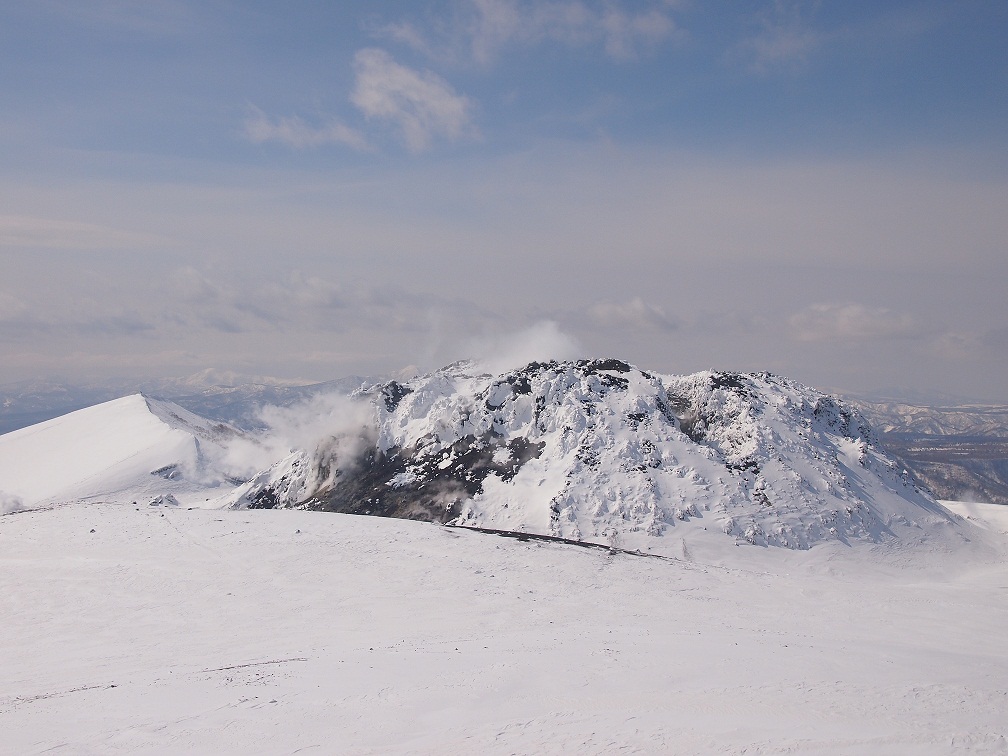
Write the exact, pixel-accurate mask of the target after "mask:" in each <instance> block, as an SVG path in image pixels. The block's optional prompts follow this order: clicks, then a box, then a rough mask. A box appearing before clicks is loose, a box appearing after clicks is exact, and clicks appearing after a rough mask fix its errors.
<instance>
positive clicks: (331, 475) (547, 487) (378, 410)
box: [231, 360, 973, 553]
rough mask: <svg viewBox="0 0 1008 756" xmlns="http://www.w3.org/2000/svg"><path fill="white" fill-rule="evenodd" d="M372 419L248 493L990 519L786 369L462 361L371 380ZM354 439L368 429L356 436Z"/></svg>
mask: <svg viewBox="0 0 1008 756" xmlns="http://www.w3.org/2000/svg"><path fill="white" fill-rule="evenodd" d="M361 400H362V401H371V402H372V403H373V410H374V419H373V423H372V425H371V427H363V428H357V429H350V430H349V431H343V432H342V435H334V437H332V438H327V439H323V440H322V441H321V442H320V443H319V444H317V446H316V447H315V448H314V449H301V450H298V451H295V452H294V453H293V454H292V455H291V456H290V457H288V458H286V459H284V460H281V461H279V462H278V463H277V464H276V465H275V466H274V467H273V468H271V469H270V470H267V471H264V472H263V473H261V474H260V475H259V476H257V477H256V478H255V479H254V480H253V481H251V482H250V483H249V484H247V485H246V486H244V487H243V488H241V489H239V490H238V492H237V495H236V496H235V497H232V499H231V501H232V503H233V504H234V505H236V506H239V507H241V506H249V507H302V508H309V509H330V510H335V511H346V512H353V513H362V514H372V513H373V514H387V515H394V516H402V517H411V518H416V519H434V520H440V521H451V522H453V523H456V524H466V525H472V526H479V527H490V528H498V529H505V530H524V531H527V532H531V533H541V534H548V535H552V536H557V537H564V538H570V539H574V540H589V541H595V542H606V543H617V544H620V545H623V546H625V547H629V548H639V549H642V550H660V551H661V552H662V553H679V552H680V551H681V550H682V549H683V548H686V546H685V545H684V544H685V541H686V539H687V538H688V539H689V540H690V541H691V542H695V541H697V540H698V539H699V540H700V541H704V542H708V541H712V539H713V540H715V541H716V540H718V539H719V540H720V541H721V542H723V541H724V540H725V538H727V539H730V541H729V542H734V543H741V544H753V545H763V546H780V547H785V548H792V549H806V548H809V547H811V546H813V545H815V544H818V543H823V542H829V541H840V542H843V543H849V542H853V541H864V542H871V543H881V542H886V541H897V540H898V541H900V542H903V543H908V544H921V543H928V544H930V545H931V546H934V547H937V548H942V549H947V548H951V547H953V546H954V545H955V544H956V543H959V542H962V541H963V540H967V539H969V538H970V537H971V535H970V533H971V532H973V531H972V529H971V528H970V527H969V526H967V525H966V524H965V523H964V522H963V521H962V520H961V519H960V518H957V517H955V516H953V515H952V514H950V513H949V512H948V511H947V510H946V509H944V508H943V507H941V506H940V505H939V504H938V503H937V502H935V501H934V499H933V498H931V497H930V496H929V495H928V494H927V493H926V492H925V491H922V490H920V489H918V488H917V487H916V486H915V485H914V484H913V481H912V479H911V478H910V477H909V475H908V474H907V473H906V472H905V471H904V470H902V469H901V468H899V467H897V466H895V465H894V463H893V462H892V461H891V460H889V459H888V458H887V457H886V456H885V454H884V452H883V451H882V450H881V449H879V448H878V447H877V445H876V439H875V437H874V436H873V434H872V432H871V430H870V428H869V426H868V424H867V422H865V420H864V419H863V418H862V417H861V416H860V415H858V414H857V412H855V411H854V410H852V409H850V408H848V407H846V406H844V405H843V404H842V403H840V402H839V401H838V400H835V399H833V398H831V397H828V396H825V395H823V394H821V393H819V392H817V391H815V390H813V389H810V388H808V387H805V386H801V385H800V384H797V383H794V382H792V381H789V380H787V379H785V378H781V377H778V376H773V375H769V374H731V373H716V372H706V373H698V374H695V375H690V376H663V375H656V374H651V373H648V372H645V371H642V370H639V369H637V368H635V367H632V366H630V365H627V364H626V363H623V362H620V361H618V360H594V361H587V360H581V361H577V362H550V363H532V364H530V365H528V366H526V367H525V368H523V369H521V370H516V371H512V372H509V373H505V374H503V375H498V376H495V375H487V374H483V373H481V372H480V370H479V366H478V365H476V364H473V363H458V364H456V365H453V366H450V367H449V368H445V369H443V370H440V371H437V372H436V373H433V374H431V375H428V376H423V377H420V378H417V379H414V380H412V381H408V382H406V383H402V384H400V383H397V382H394V381H393V382H389V383H386V384H384V385H381V386H377V387H375V388H373V389H372V390H371V391H370V392H364V393H363V394H362V395H361ZM350 442H352V443H350Z"/></svg>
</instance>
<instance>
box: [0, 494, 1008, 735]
mask: <svg viewBox="0 0 1008 756" xmlns="http://www.w3.org/2000/svg"><path fill="white" fill-rule="evenodd" d="M995 535H997V534H992V537H993V536H995ZM997 537H998V538H1003V537H1002V536H1000V535H997ZM998 543H999V546H998V548H999V549H1000V550H999V551H998V552H997V553H996V554H994V555H991V554H989V553H985V552H982V551H978V550H977V548H976V544H970V545H964V546H961V547H960V548H959V549H957V550H956V551H954V552H952V553H949V554H941V553H939V552H935V551H927V550H923V551H922V550H920V549H913V550H910V549H907V550H905V551H904V552H903V556H904V557H905V558H906V560H907V561H902V562H901V561H900V560H889V561H885V560H882V561H880V560H879V559H877V558H875V557H877V556H878V555H879V546H877V545H873V544H870V543H853V544H852V545H850V546H846V545H844V544H842V543H841V542H839V541H833V542H827V543H822V544H820V545H818V546H817V547H816V548H814V549H810V550H807V551H791V550H787V549H756V548H752V547H749V548H735V547H734V546H733V545H732V544H731V543H730V542H726V543H725V544H724V546H726V547H727V548H724V547H723V548H722V549H721V550H720V552H719V555H718V558H717V559H716V560H714V561H712V560H705V559H703V558H696V555H695V554H693V555H691V554H690V553H684V554H683V555H682V556H681V557H680V558H677V559H659V558H654V557H644V556H634V555H631V554H626V553H615V554H611V553H609V551H608V550H605V549H588V548H579V547H575V546H570V545H565V544H559V543H545V542H541V541H534V540H533V541H525V542H522V541H518V540H516V539H514V538H500V537H498V536H494V535H486V534H482V533H477V532H473V531H467V530H462V529H453V528H445V527H442V526H439V525H434V524H430V523H420V522H410V521H406V520H394V519H380V518H372V517H353V516H348V515H340V514H329V513H317V512H300V511H285V512H275V511H274V512H270V511H265V512H264V511H210V510H191V511H190V510H187V509H185V508H171V507H166V508H151V507H146V506H138V507H132V506H121V505H120V506H115V505H109V504H96V503H78V504H74V505H68V506H62V507H54V508H51V509H47V510H37V511H29V512H21V513H17V514H11V515H7V516H4V517H0V628H2V632H3V642H2V643H0V733H2V737H0V752H2V753H9V754H19V755H20V754H31V753H43V752H45V753H51V752H58V753H102V754H107V753H130V754H134V753H235V754H245V753H355V754H379V753H380V754H386V753H425V754H433V753H437V754H456V753H457V754H472V753H487V754H497V753H500V754H510V753H537V754H539V753H541V754H553V753H570V754H574V753H576V754H610V753H683V754H693V753H743V752H746V753H815V754H859V753H863V754H879V753H887V754H907V753H915V754H916V753H934V754H947V753H967V752H968V753H1003V752H1005V750H1006V749H1008V741H1006V739H1005V737H1006V722H1008V717H1006V712H1008V644H1006V643H1005V638H1008V601H1006V598H1008V594H1006V590H1008V560H1006V558H1005V552H1004V550H1003V540H1002V541H999V542H998ZM886 553H889V550H888V549H887V550H886Z"/></svg>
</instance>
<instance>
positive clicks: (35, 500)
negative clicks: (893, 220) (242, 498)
mask: <svg viewBox="0 0 1008 756" xmlns="http://www.w3.org/2000/svg"><path fill="white" fill-rule="evenodd" d="M234 436H235V431H234V430H233V429H231V428H230V427H228V426H226V425H224V424H222V423H213V422H211V421H208V420H205V419H203V418H201V417H198V416H197V415H194V414H193V413H191V412H189V411H187V410H185V409H183V408H182V407H179V406H178V405H176V404H173V403H171V402H166V401H161V400H155V399H149V398H147V397H145V396H143V395H141V394H134V395H133V396H126V397H123V398H121V399H116V400H114V401H111V402H105V403H104V404H98V405H95V406H94V407H88V408H86V409H82V410H78V411H77V412H71V413H70V414H68V415H63V416H62V417H58V418H55V419H53V420H48V421H46V422H44V423H39V424H37V425H32V426H29V427H28V428H22V429H20V430H16V431H12V432H11V433H6V434H4V435H2V436H0V492H2V494H3V495H4V496H5V497H6V499H7V501H9V502H11V504H8V509H13V508H17V507H33V506H38V505H40V504H45V503H51V502H59V501H69V500H80V499H89V498H97V497H101V498H105V499H113V500H122V499H126V500H129V499H130V498H131V497H132V498H138V497H139V498H144V497H148V496H158V495H161V494H167V493H172V494H177V495H182V496H186V495H189V496H190V497H192V498H198V499H199V500H200V501H203V500H205V498H206V497H200V496H199V495H198V494H201V493H203V492H204V490H205V489H206V488H208V487H213V486H219V485H220V484H221V483H222V482H223V479H222V477H221V476H219V475H215V474H214V473H213V471H211V470H209V469H208V468H207V465H206V461H207V458H208V455H209V456H211V457H212V456H213V455H214V452H216V451H219V450H220V449H221V445H222V444H225V443H227V442H228V441H229V440H230V439H232V438H233V437H234ZM229 487H230V486H229ZM145 503H146V502H145Z"/></svg>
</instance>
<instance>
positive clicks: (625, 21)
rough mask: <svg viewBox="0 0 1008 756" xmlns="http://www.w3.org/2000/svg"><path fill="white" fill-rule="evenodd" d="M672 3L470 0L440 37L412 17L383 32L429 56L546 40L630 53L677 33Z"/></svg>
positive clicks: (491, 53) (618, 55)
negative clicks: (634, 6)
mask: <svg viewBox="0 0 1008 756" xmlns="http://www.w3.org/2000/svg"><path fill="white" fill-rule="evenodd" d="M671 4H672V3H669V2H664V3H653V4H651V7H646V6H645V7H644V8H642V9H640V10H626V9H624V8H623V7H620V5H618V4H616V3H611V2H606V3H589V2H582V0H566V1H563V2H522V1H520V0H469V2H467V3H466V4H465V7H466V10H467V11H468V12H463V13H462V14H460V15H459V16H458V17H457V20H456V23H455V25H454V26H452V27H450V28H449V29H447V30H439V31H440V37H439V38H438V39H437V40H436V41H434V40H432V39H431V37H430V35H429V34H428V33H427V32H426V31H425V30H422V29H419V28H417V27H416V26H415V25H413V24H410V23H408V22H398V23H393V24H389V25H388V26H386V27H384V28H383V29H381V30H380V33H381V35H382V36H384V37H386V38H389V39H392V40H394V41H396V42H399V43H402V44H405V45H408V46H409V47H411V48H413V49H414V50H417V51H418V52H421V53H423V54H425V55H428V56H430V57H431V58H446V57H456V58H460V57H471V58H472V59H473V60H475V61H476V62H478V63H481V64H487V63H490V62H491V61H493V60H495V59H496V58H497V57H498V56H499V55H500V54H501V52H502V51H503V50H504V48H506V47H508V46H509V45H534V44H542V43H545V42H556V43H559V44H563V45H566V46H569V47H587V46H592V45H598V46H601V47H602V49H603V50H604V51H605V53H606V55H608V56H609V57H611V58H615V59H626V58H633V57H636V56H638V55H639V54H640V53H642V52H644V51H646V50H648V49H651V48H653V47H654V46H656V45H658V44H660V43H661V42H663V41H665V40H667V39H669V38H670V37H673V36H674V35H675V33H676V25H675V22H674V21H673V19H672V16H671V14H670V13H669V10H668V8H669V6H670V5H671ZM463 51H464V52H463Z"/></svg>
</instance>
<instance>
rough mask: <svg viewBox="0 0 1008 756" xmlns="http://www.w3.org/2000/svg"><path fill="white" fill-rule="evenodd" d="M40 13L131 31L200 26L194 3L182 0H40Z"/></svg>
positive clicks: (154, 31) (160, 31)
mask: <svg viewBox="0 0 1008 756" xmlns="http://www.w3.org/2000/svg"><path fill="white" fill-rule="evenodd" d="M31 5H32V6H34V10H35V12H37V13H45V14H47V15H50V16H55V17H58V18H62V19H64V20H65V21H68V22H70V23H74V24H80V25H84V26H91V27H100V28H103V29H108V28H112V29H121V30H123V31H127V32H130V33H134V34H135V33H141V34H154V35H163V34H174V33H177V32H179V31H184V30H193V29H196V28H198V23H197V20H196V18H195V14H194V13H193V6H192V5H190V4H189V3H185V2H179V0H146V1H145V2H142V3H137V2H133V1H132V0H88V2H86V3H81V2H77V0H36V2H34V3H32V4H31Z"/></svg>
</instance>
